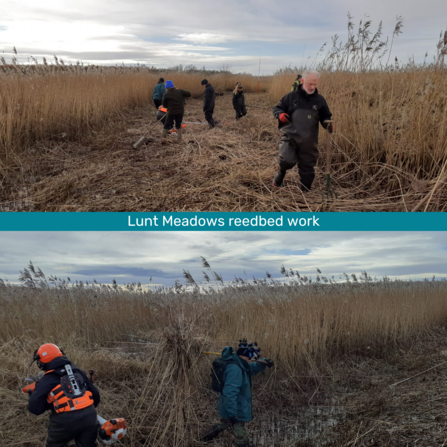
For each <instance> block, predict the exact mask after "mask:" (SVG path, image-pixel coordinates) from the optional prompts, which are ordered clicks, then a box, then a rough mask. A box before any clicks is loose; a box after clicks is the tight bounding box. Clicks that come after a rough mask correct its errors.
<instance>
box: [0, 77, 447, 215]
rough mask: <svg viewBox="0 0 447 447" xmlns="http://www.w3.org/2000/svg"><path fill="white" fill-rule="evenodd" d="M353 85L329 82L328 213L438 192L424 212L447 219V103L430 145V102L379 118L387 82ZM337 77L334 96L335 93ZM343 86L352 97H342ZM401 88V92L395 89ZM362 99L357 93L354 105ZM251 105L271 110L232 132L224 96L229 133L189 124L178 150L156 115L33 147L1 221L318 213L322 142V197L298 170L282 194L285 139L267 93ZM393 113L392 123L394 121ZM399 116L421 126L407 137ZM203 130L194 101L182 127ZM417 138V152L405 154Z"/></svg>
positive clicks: (234, 125)
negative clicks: (331, 197)
mask: <svg viewBox="0 0 447 447" xmlns="http://www.w3.org/2000/svg"><path fill="white" fill-rule="evenodd" d="M351 76H352V79H353V81H352V82H353V85H354V87H358V85H356V84H355V82H357V81H358V80H359V79H360V78H357V77H361V76H362V75H346V77H342V76H340V75H336V74H334V75H326V78H324V77H323V78H322V80H321V85H322V86H321V91H322V93H323V94H324V95H325V96H326V97H328V100H329V104H330V107H331V108H332V110H333V112H334V119H335V121H336V133H335V134H334V135H333V143H334V145H333V151H332V153H333V155H332V182H333V187H334V189H335V190H336V192H337V194H338V199H337V200H336V201H335V202H334V203H333V204H332V206H331V207H330V208H329V209H330V210H332V211H407V210H412V209H413V208H415V207H416V206H417V204H418V203H419V202H420V201H421V200H422V199H423V198H424V197H426V196H427V195H429V194H430V192H431V191H433V190H434V192H433V195H432V197H431V198H430V200H428V201H427V202H425V203H424V204H423V206H422V207H420V208H419V210H420V211H424V210H425V211H443V210H445V207H446V203H447V195H446V194H447V188H446V187H445V185H446V181H447V180H446V174H447V172H446V169H445V163H446V162H447V158H446V155H445V154H446V153H447V152H446V150H445V144H446V141H447V138H444V139H442V137H443V136H445V135H446V128H445V122H444V121H439V122H438V120H441V118H442V117H445V113H446V112H445V110H446V107H445V103H444V102H442V101H444V100H442V99H441V97H438V98H437V99H436V98H435V97H434V96H433V100H434V101H435V103H431V104H432V105H431V107H434V104H438V109H439V111H440V112H439V113H436V114H431V115H430V116H431V118H430V119H431V120H436V121H437V122H438V125H430V127H426V128H425V136H424V134H423V132H424V127H423V125H422V124H418V122H417V121H416V119H417V116H418V114H420V115H421V119H422V122H426V121H427V120H428V118H427V115H424V113H429V110H428V108H427V107H428V104H429V102H428V101H427V102H424V101H420V100H419V97H417V96H416V98H418V99H415V100H414V101H417V104H418V107H419V108H414V107H413V105H412V104H413V103H411V104H409V105H408V108H407V109H405V107H404V108H401V109H397V108H396V107H394V109H393V110H394V112H391V111H390V107H391V106H390V105H391V100H388V99H387V100H383V101H382V102H380V101H379V102H378V103H376V102H374V105H373V108H370V107H369V101H370V100H372V99H373V98H374V95H375V96H378V94H377V92H375V90H376V89H377V88H378V87H379V86H378V84H374V82H379V81H378V80H380V76H378V77H375V78H374V77H373V76H372V75H371V77H372V79H374V81H371V83H370V84H371V85H370V86H369V87H366V86H365V87H364V89H363V92H364V93H362V91H361V90H360V89H355V90H352V88H353V87H352V86H351V87H349V79H350V77H351ZM364 76H366V77H368V76H370V75H364ZM383 76H386V77H388V76H390V83H388V84H390V85H394V84H393V83H394V82H395V83H397V84H399V86H400V87H399V88H401V89H403V91H404V92H406V93H405V95H403V96H402V95H401V96H400V99H401V100H404V98H406V99H408V98H409V96H408V95H409V93H408V89H409V88H410V87H411V85H410V83H408V82H403V83H402V84H400V83H399V82H400V81H398V80H397V79H398V78H397V77H398V76H401V75H395V74H393V75H391V74H390V75H387V74H384V75H383ZM436 76H437V75H436ZM332 77H333V79H334V84H333V85H331V84H330V83H329V82H330V79H332ZM356 79H357V81H356ZM387 79H388V78H387ZM400 79H403V78H400ZM354 81H355V82H354ZM391 81H392V82H391ZM439 81H441V79H440V78H439ZM283 82H284V84H278V83H277V81H276V80H275V81H274V84H273V86H276V87H275V88H279V87H278V85H279V86H281V85H282V88H283V90H284V89H285V85H286V84H287V82H288V81H286V80H284V81H283ZM433 82H434V81H433ZM436 82H437V81H436ZM337 85H338V86H340V88H341V87H343V89H341V90H340V92H338V93H337V90H336V88H337V87H336V86H337ZM349 88H351V90H349ZM393 89H394V91H395V92H397V90H398V88H397V86H396V85H394V87H393ZM348 91H349V92H350V93H349V94H348V93H347V92H348ZM353 91H357V92H360V93H358V94H357V93H356V95H354V97H352V92H353ZM373 92H375V93H373ZM281 94H282V93H281V92H279V93H278V97H279V96H280V95H281ZM396 94H397V93H396ZM270 95H272V93H270ZM379 96H380V95H379ZM382 97H384V96H382ZM272 98H273V97H272ZM357 98H361V99H357ZM430 98H432V97H431V96H430ZM414 101H413V102H414ZM436 101H438V102H436ZM246 102H247V104H249V105H254V106H259V107H262V108H260V109H259V108H249V109H248V116H247V117H246V118H244V119H242V120H240V121H238V122H235V121H234V111H233V108H232V104H231V95H230V94H225V95H224V96H221V97H218V98H217V101H216V111H215V117H216V118H217V119H220V120H221V122H222V123H223V124H222V125H220V126H218V127H217V128H215V129H213V130H211V131H209V130H208V129H207V126H201V125H190V126H189V127H187V128H186V131H185V135H184V141H183V144H181V145H179V144H177V143H176V139H175V138H172V139H170V142H169V144H165V145H162V144H161V142H160V140H159V138H160V134H161V126H159V127H157V128H155V129H152V130H150V131H149V132H148V129H150V127H151V126H153V125H154V123H155V117H154V115H153V113H154V112H153V110H154V109H153V106H151V105H150V104H149V105H147V106H145V107H144V108H138V109H135V110H133V111H130V112H127V113H126V114H122V115H121V116H120V117H119V118H117V119H114V120H110V121H108V122H107V123H106V124H105V126H103V127H102V129H100V130H98V131H94V132H92V133H90V134H88V135H86V136H85V137H83V138H81V139H80V140H78V141H64V140H63V139H61V138H60V137H58V138H53V139H52V140H47V141H45V142H42V143H39V144H36V145H35V146H34V147H33V149H32V150H29V151H28V152H27V153H26V155H24V156H23V157H22V158H21V161H20V163H17V164H15V165H10V166H9V168H8V169H7V170H3V171H2V172H1V175H2V179H1V180H0V181H1V182H2V185H3V191H2V192H0V207H1V209H2V210H3V211H8V210H28V211H319V210H321V209H322V204H323V202H322V193H324V191H325V188H326V186H325V165H324V160H325V149H324V136H325V135H324V131H322V132H321V134H320V137H321V144H320V154H321V155H320V160H319V162H318V164H317V168H316V173H317V175H316V180H315V183H314V190H313V191H311V193H309V194H308V195H303V194H302V193H301V191H300V189H299V179H298V175H297V171H296V169H294V170H292V172H290V173H289V174H288V175H287V177H286V182H285V185H286V187H285V188H282V189H280V190H274V189H273V188H272V187H271V181H272V178H273V176H274V174H275V172H276V170H277V166H278V165H277V154H278V149H277V147H278V142H279V132H278V130H277V123H276V120H275V119H274V117H273V115H272V113H271V107H272V102H271V100H270V99H269V97H268V96H267V95H266V94H259V95H258V94H255V93H253V94H250V93H249V94H247V98H246ZM379 105H380V107H379ZM398 110H400V112H398ZM406 110H407V111H406ZM379 111H380V113H382V115H384V116H386V119H385V118H384V119H383V121H381V122H382V123H388V124H387V125H386V126H381V127H382V128H383V134H381V135H382V136H380V139H379V135H378V134H376V133H375V132H376V127H377V123H378V121H377V119H376V120H375V121H374V120H373V116H379ZM393 113H396V116H395V117H394V118H393V116H390V115H393ZM402 113H407V115H408V116H410V115H411V117H412V118H411V120H412V121H409V122H411V123H412V124H411V125H409V126H408V127H407V124H406V121H405V122H403V121H402V117H401V115H400V114H402ZM356 116H357V117H358V119H356ZM369 117H370V118H369ZM198 119H201V120H203V113H202V110H201V101H200V100H195V99H193V100H190V101H188V107H187V110H186V115H185V120H186V121H197V120H198ZM393 120H394V121H393ZM400 125H403V126H404V129H405V131H402V129H400V128H399V126H400ZM146 132H148V137H149V138H148V140H147V144H146V146H142V147H141V148H140V150H138V151H135V150H133V149H132V144H133V143H134V142H135V141H136V140H138V139H139V138H140V137H141V136H143V135H145V133H146ZM418 132H420V134H418ZM388 135H389V136H388ZM376 137H377V138H376ZM417 138H419V140H417V141H416V139H417ZM412 139H414V141H416V142H415V143H414V144H413V145H411V146H407V144H408V145H410V143H411V141H413V140H412ZM380 142H381V143H380ZM379 143H380V144H379ZM419 149H420V150H419ZM443 167H444V171H443V170H442V169H443ZM435 187H436V189H435Z"/></svg>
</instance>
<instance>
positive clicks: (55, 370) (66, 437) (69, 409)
mask: <svg viewBox="0 0 447 447" xmlns="http://www.w3.org/2000/svg"><path fill="white" fill-rule="evenodd" d="M34 361H37V365H38V367H39V368H40V369H41V370H42V371H43V372H44V375H43V376H42V377H41V378H40V379H39V380H38V381H37V382H36V385H35V388H34V391H32V393H31V394H30V398H29V402H28V410H29V411H30V412H31V413H33V414H35V415H39V414H42V413H44V412H45V411H47V410H50V411H51V415H50V425H49V426H48V437H47V441H46V444H45V446H46V447H61V446H64V445H65V444H67V443H68V442H70V441H71V440H74V441H75V443H76V447H94V446H96V437H97V433H98V418H97V414H96V409H95V408H96V407H97V406H98V404H99V402H100V396H99V392H98V390H97V389H96V387H95V386H94V385H93V382H92V381H91V380H90V378H89V377H87V375H86V374H85V372H84V371H82V370H80V369H79V368H77V367H76V365H74V364H73V363H71V362H70V360H69V359H68V358H67V357H65V355H64V353H63V352H62V351H61V350H60V349H59V348H58V347H57V346H56V345H53V344H51V343H46V344H44V345H42V346H40V348H39V349H38V350H36V352H35V353H34V357H33V362H34ZM67 365H68V367H71V370H72V372H73V374H74V376H75V377H76V381H77V383H78V384H79V385H80V388H81V390H83V391H84V395H83V396H82V397H80V398H77V397H73V399H68V398H67V397H65V395H64V393H63V392H61V383H62V380H63V378H64V376H65V378H67V370H66V366H67ZM49 402H51V403H49Z"/></svg>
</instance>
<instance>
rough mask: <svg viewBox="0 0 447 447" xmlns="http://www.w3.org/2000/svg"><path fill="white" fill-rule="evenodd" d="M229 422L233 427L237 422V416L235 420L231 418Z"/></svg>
mask: <svg viewBox="0 0 447 447" xmlns="http://www.w3.org/2000/svg"><path fill="white" fill-rule="evenodd" d="M228 420H229V421H230V424H231V425H234V424H235V423H236V422H237V416H235V417H234V418H229V419H228Z"/></svg>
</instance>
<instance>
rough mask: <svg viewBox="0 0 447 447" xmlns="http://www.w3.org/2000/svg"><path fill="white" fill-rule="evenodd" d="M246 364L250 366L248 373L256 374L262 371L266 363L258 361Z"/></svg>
mask: <svg viewBox="0 0 447 447" xmlns="http://www.w3.org/2000/svg"><path fill="white" fill-rule="evenodd" d="M248 366H249V367H250V374H251V375H252V376H254V375H255V374H258V373H260V372H262V371H264V369H265V368H267V365H266V364H264V363H259V362H253V363H249V364H248Z"/></svg>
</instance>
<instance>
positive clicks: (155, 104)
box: [154, 99, 161, 110]
mask: <svg viewBox="0 0 447 447" xmlns="http://www.w3.org/2000/svg"><path fill="white" fill-rule="evenodd" d="M154 106H155V108H156V109H157V110H158V108H159V107H160V106H161V99H154Z"/></svg>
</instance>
